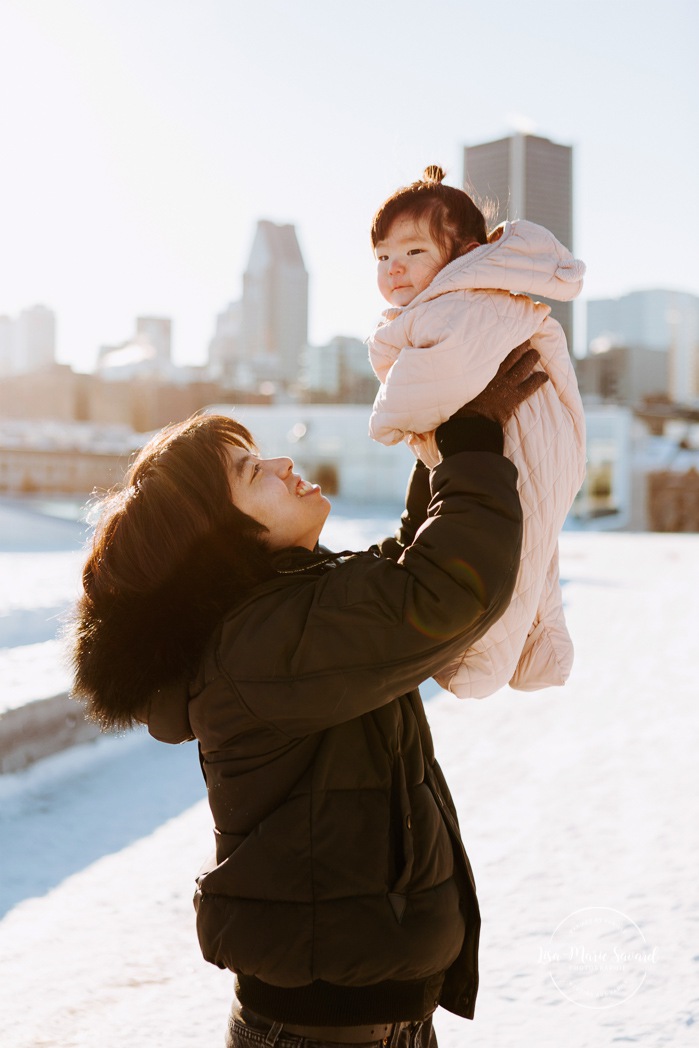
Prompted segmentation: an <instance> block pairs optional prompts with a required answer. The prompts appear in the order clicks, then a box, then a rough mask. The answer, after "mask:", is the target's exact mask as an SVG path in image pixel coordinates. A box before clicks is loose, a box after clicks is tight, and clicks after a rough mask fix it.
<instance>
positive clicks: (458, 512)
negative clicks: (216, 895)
mask: <svg viewBox="0 0 699 1048" xmlns="http://www.w3.org/2000/svg"><path fill="white" fill-rule="evenodd" d="M430 484H431V501H430V505H429V511H428V517H427V520H426V521H425V523H424V524H423V526H422V527H421V528H420V529H419V530H418V532H417V535H416V537H415V540H414V542H413V543H412V544H411V545H410V546H409V547H408V548H407V549H405V551H404V552H403V554H402V555H401V557H400V560H399V561H398V562H397V563H396V562H394V561H392V560H390V559H388V558H386V557H377V556H374V555H372V554H370V553H367V554H363V555H360V556H357V557H352V558H350V559H349V560H348V561H346V562H344V563H343V564H341V565H339V566H338V567H336V568H334V569H332V570H329V571H327V572H326V573H325V574H324V575H323V576H322V577H315V578H311V579H309V578H302V579H290V580H289V585H288V587H287V588H285V589H282V591H281V592H280V591H279V590H277V591H276V592H275V593H274V599H273V600H269V599H268V600H265V599H264V596H263V597H261V598H260V599H258V600H256V601H253V602H251V604H250V605H248V606H247V607H246V609H245V614H244V616H243V615H236V616H234V619H233V620H232V621H230V623H228V624H227V623H224V626H223V631H222V634H221V639H220V645H219V665H220V669H221V670H222V671H223V673H224V674H225V675H226V676H227V677H228V680H229V683H230V685H231V686H232V687H234V688H235V689H236V691H237V692H238V695H239V697H240V699H241V700H242V702H243V703H244V704H245V705H246V706H247V708H248V710H249V712H250V713H252V714H253V715H254V716H255V717H257V718H259V719H261V720H263V721H265V722H266V723H267V724H268V725H269V726H273V727H274V728H275V729H276V730H277V731H280V732H282V733H284V734H286V735H288V736H291V737H300V736H302V735H308V734H310V733H312V732H315V731H320V730H323V729H325V728H328V727H330V726H332V725H333V724H339V723H342V722H344V721H347V720H350V719H352V718H354V717H357V716H360V715H361V714H363V713H367V712H369V711H371V710H374V709H377V708H378V707H379V706H381V705H383V704H385V703H387V702H390V701H391V700H392V699H394V698H396V697H397V696H399V695H402V694H404V693H405V692H407V691H409V690H411V689H412V688H414V687H416V686H417V685H419V684H420V683H421V682H422V681H424V680H425V679H426V678H427V677H430V676H431V675H432V674H433V673H434V672H435V671H436V670H437V669H438V668H439V667H440V666H441V665H443V664H444V662H445V661H447V660H448V659H449V658H451V657H453V656H454V655H456V654H457V652H459V651H463V650H464V649H466V648H468V647H469V645H470V644H471V643H472V642H473V640H475V639H476V638H477V637H479V636H481V635H482V633H484V632H485V631H486V630H487V629H488V627H489V626H490V624H491V623H492V622H493V621H495V619H497V618H498V616H500V615H501V614H502V613H503V611H504V610H505V608H506V607H507V604H508V602H509V600H510V597H511V594H512V589H513V586H514V582H515V578H516V575H517V569H518V565H519V556H520V545H521V532H522V517H521V508H520V504H519V498H518V496H517V491H516V469H515V468H514V466H512V464H511V463H510V462H509V461H508V460H507V459H505V458H503V457H502V456H499V455H496V454H492V453H488V452H461V453H457V454H455V455H452V456H450V457H449V458H447V459H446V460H445V461H444V462H442V463H441V464H440V465H438V466H437V467H436V468H435V469H434V470H432V472H431V475H430ZM228 630H230V633H229V632H228ZM261 650H264V652H265V658H264V660H262V662H261V660H260V658H259V653H260V651H261ZM262 685H263V686H262Z"/></svg>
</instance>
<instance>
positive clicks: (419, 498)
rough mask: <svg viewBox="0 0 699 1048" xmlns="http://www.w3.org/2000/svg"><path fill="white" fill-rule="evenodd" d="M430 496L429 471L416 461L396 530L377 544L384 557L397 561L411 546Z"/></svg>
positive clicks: (425, 511)
mask: <svg viewBox="0 0 699 1048" xmlns="http://www.w3.org/2000/svg"><path fill="white" fill-rule="evenodd" d="M431 497H432V495H431V492H430V471H429V470H428V469H427V467H426V466H425V465H424V463H422V462H420V460H419V459H418V460H417V461H416V463H415V465H414V466H413V469H412V472H411V474H410V479H409V480H408V488H407V491H406V494H405V509H404V510H403V514H402V516H401V518H400V524H399V526H398V530H397V531H396V533H395V534H394V535H390V536H389V537H388V538H385V539H384V540H383V541H382V542H380V543H379V549H380V551H381V553H382V554H383V555H384V557H391V558H392V559H393V560H398V558H399V557H400V555H401V553H402V552H403V550H404V549H406V547H407V546H410V545H412V543H413V540H414V539H415V535H416V534H417V529H418V528H419V527H420V526H421V525H422V524H424V522H425V520H426V519H427V510H428V507H429V504H430V499H431Z"/></svg>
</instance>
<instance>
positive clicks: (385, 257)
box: [376, 255, 388, 262]
mask: <svg viewBox="0 0 699 1048" xmlns="http://www.w3.org/2000/svg"><path fill="white" fill-rule="evenodd" d="M376 261H377V262H388V255H377V256H376Z"/></svg>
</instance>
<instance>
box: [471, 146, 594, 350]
mask: <svg viewBox="0 0 699 1048" xmlns="http://www.w3.org/2000/svg"><path fill="white" fill-rule="evenodd" d="M464 185H465V187H466V190H467V191H468V190H469V188H471V189H473V190H475V192H476V194H477V196H478V197H479V198H480V200H479V201H478V202H480V203H481V204H483V203H485V202H486V201H487V202H488V203H489V204H490V205H492V208H493V214H492V215H491V214H488V215H487V216H486V217H487V219H488V223H489V225H497V224H498V223H500V222H503V221H504V220H505V219H510V220H513V219H516V218H526V219H528V220H529V221H530V222H537V223H538V224H539V225H542V226H546V228H547V229H550V230H551V232H552V233H553V235H554V236H555V237H556V238H557V240H560V242H561V243H562V244H565V246H566V247H567V248H569V250H571V251H572V250H573V148H572V146H564V145H559V144H558V143H557V142H551V141H549V139H548V138H540V137H539V136H538V135H528V134H521V133H519V132H518V133H516V134H514V135H510V136H509V137H508V138H501V139H498V140H497V141H495V142H484V143H482V144H480V145H474V146H466V147H465V148H464ZM545 301H547V302H548V304H549V305H550V306H551V314H552V316H554V317H555V318H556V320H557V321H558V322H559V324H561V326H562V327H563V330H564V331H565V333H566V338H567V340H568V348H569V349H570V351H571V352H572V350H573V304H572V302H551V301H549V300H545Z"/></svg>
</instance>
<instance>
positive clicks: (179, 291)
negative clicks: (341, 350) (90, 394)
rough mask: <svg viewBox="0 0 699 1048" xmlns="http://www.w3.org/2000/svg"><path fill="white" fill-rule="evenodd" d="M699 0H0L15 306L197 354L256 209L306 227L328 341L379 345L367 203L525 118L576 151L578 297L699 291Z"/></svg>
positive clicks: (96, 342)
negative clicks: (140, 332)
mask: <svg viewBox="0 0 699 1048" xmlns="http://www.w3.org/2000/svg"><path fill="white" fill-rule="evenodd" d="M698 12H699V8H697V7H696V5H694V4H690V3H689V2H688V0H668V2H666V3H664V4H660V3H658V2H647V3H635V2H634V3H631V2H616V3H602V2H598V0H590V2H587V3H585V4H574V5H573V4H568V5H561V4H557V3H554V2H551V0H536V2H533V3H530V4H527V5H526V10H524V9H523V6H522V5H521V4H516V3H514V2H513V0H504V2H501V3H500V4H498V5H497V6H496V7H493V6H486V5H475V4H469V3H465V2H459V0H435V2H433V3H432V5H431V6H430V7H429V9H427V8H426V7H425V6H424V5H422V4H420V3H418V2H416V0H406V2H404V3H401V4H398V3H396V2H393V0H388V2H385V3H381V4H376V3H372V2H370V0H357V2H355V3H354V4H353V5H351V6H348V5H345V4H340V3H339V2H336V0H326V2H324V3H321V2H320V0H300V2H298V3H295V4H293V5H290V4H285V3H283V2H281V0H258V2H257V3H255V4H254V5H253V4H249V3H242V2H238V0H232V2H231V0H200V2H198V3H197V4H196V5H194V4H189V3H187V2H184V0H168V2H166V0H144V2H142V3H139V4H122V3H120V4H118V5H105V4H103V3H101V2H99V0H61V2H60V3H55V2H50V0H21V2H19V0H0V141H2V146H3V154H4V157H5V163H4V164H3V171H2V175H1V176H0V179H1V183H0V184H1V188H0V228H1V229H2V241H1V243H0V313H5V314H16V313H18V312H19V311H20V310H21V309H23V308H25V307H27V306H30V305H32V304H34V303H37V302H41V303H44V304H45V305H47V306H48V307H50V308H51V309H52V310H54V311H55V313H56V315H57V318H58V359H59V360H60V361H63V362H66V363H70V364H72V365H73V366H74V367H76V368H78V369H81V370H87V369H90V368H91V367H92V366H93V364H94V361H95V357H96V353H97V350H98V348H99V347H100V345H104V344H108V343H118V342H119V341H121V340H123V339H125V338H127V337H128V336H129V334H130V332H131V331H132V328H133V318H134V317H135V316H137V315H139V314H151V315H153V314H155V315H164V316H169V317H172V319H173V347H174V358H175V360H176V362H177V363H181V364H185V363H201V362H203V360H204V359H205V354H206V348H207V345H208V342H209V339H210V338H211V335H212V333H213V327H214V321H215V316H216V314H217V313H218V312H220V311H221V310H222V309H223V308H225V306H226V304H227V303H228V302H229V301H231V300H232V299H235V298H237V297H239V294H240V284H241V276H242V272H243V269H244V268H245V261H246V258H247V255H248V252H249V250H250V245H251V243H252V238H253V235H254V230H255V223H256V221H257V220H258V219H259V218H268V219H271V220H272V221H276V222H290V223H293V224H294V225H295V227H296V229H297V233H298V237H299V242H300V245H301V248H302V251H303V255H304V259H305V261H306V265H307V267H308V270H309V274H310V314H309V321H310V331H309V335H310V339H311V341H312V342H315V343H318V342H322V341H324V340H327V339H329V338H331V337H332V336H333V335H334V334H338V333H341V334H348V335H358V336H360V337H364V336H365V335H366V334H367V333H368V332H369V330H370V329H371V327H372V325H373V323H374V320H375V318H376V315H377V313H378V312H379V311H380V309H381V308H382V300H381V299H380V297H379V294H378V291H377V290H376V287H375V280H374V264H373V260H372V257H371V251H370V247H369V241H368V227H369V223H370V220H371V216H372V214H373V212H374V210H375V209H376V207H377V206H378V204H380V202H381V201H382V200H383V199H384V198H385V196H386V195H387V194H389V193H390V192H391V191H392V190H393V189H394V188H395V187H396V186H398V185H400V184H405V183H407V182H409V181H412V180H413V179H414V178H416V177H418V175H419V174H420V172H421V171H422V168H423V167H424V166H425V164H427V163H430V162H438V163H441V164H442V165H443V166H444V167H445V168H446V169H447V171H448V181H451V182H452V183H453V184H459V183H460V180H461V170H462V150H463V146H465V145H470V144H474V143H477V142H479V141H487V140H489V139H493V138H497V137H500V136H503V135H506V134H509V133H511V132H512V131H513V130H526V131H533V132H536V133H537V134H541V135H543V136H546V137H550V138H552V139H554V140H556V141H559V142H562V143H565V144H569V145H572V146H573V147H574V151H575V154H574V155H575V241H574V245H573V247H574V250H575V253H576V254H577V255H578V256H579V257H581V258H583V259H584V260H585V262H586V263H587V266H588V273H587V279H586V287H585V294H584V297H585V298H594V297H607V296H614V295H618V294H624V293H626V292H629V291H632V290H634V289H638V288H676V289H679V290H685V291H690V292H693V293H695V294H696V293H699V265H698V264H697V261H696V249H695V244H696V242H697V241H698V240H699V218H698V217H697V211H696V208H695V207H693V204H694V200H695V196H696V193H695V180H696V170H697V167H698V166H699V164H698V161H699V155H698V154H699V149H698V147H697V137H696V133H695V129H696V127H697V124H698V121H699V99H698V95H699V91H698V89H697V87H698V85H697V75H696V62H695V55H694V45H695V41H696V39H697V30H699V14H698Z"/></svg>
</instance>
